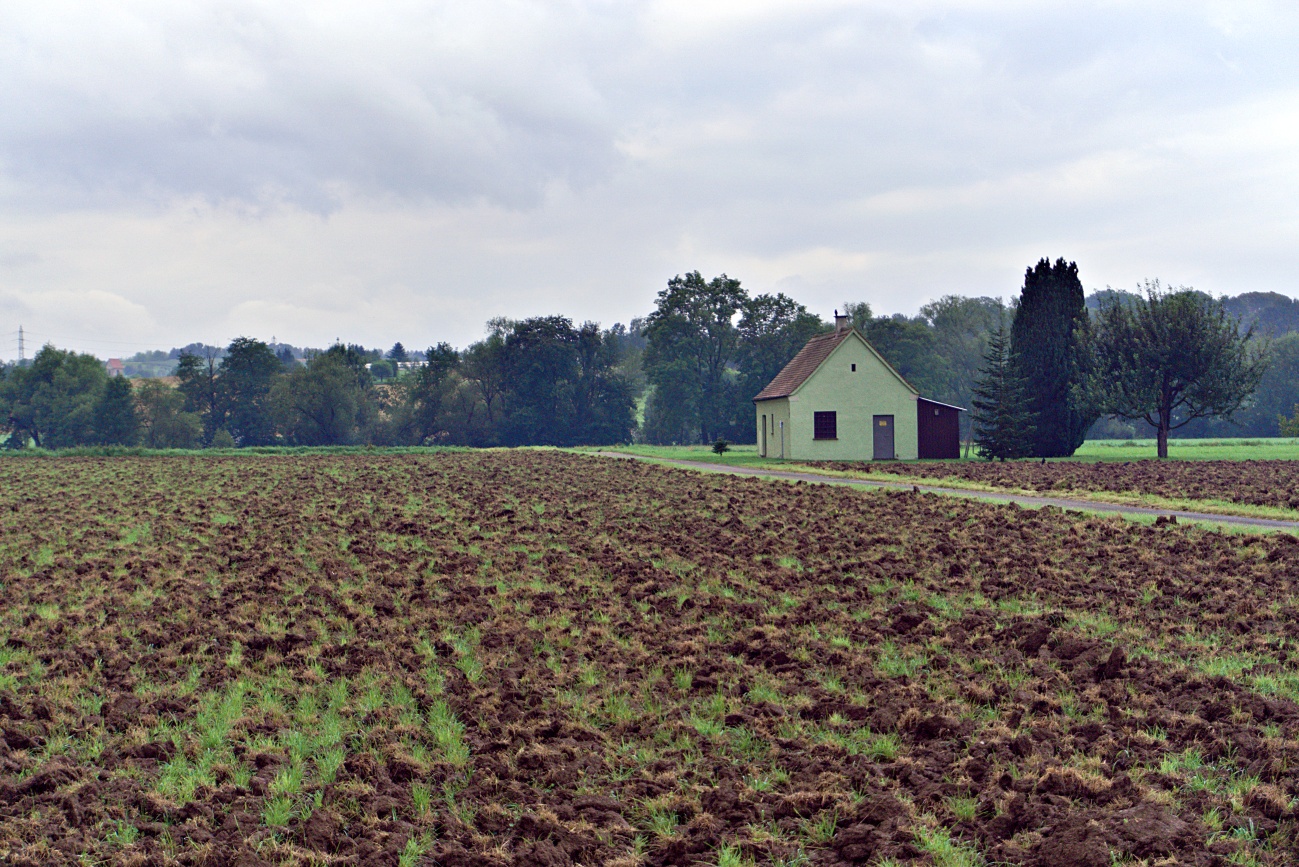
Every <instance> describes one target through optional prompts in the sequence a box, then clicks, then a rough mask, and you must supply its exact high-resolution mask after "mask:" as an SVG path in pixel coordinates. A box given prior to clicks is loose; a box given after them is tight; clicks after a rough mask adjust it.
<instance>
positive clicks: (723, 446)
mask: <svg viewBox="0 0 1299 867" xmlns="http://www.w3.org/2000/svg"><path fill="white" fill-rule="evenodd" d="M730 450H731V444H730V443H728V442H727V441H726V440H725V439H723V438H722V437H718V438H717V442H715V443H713V454H715V455H724V454H726V453H727V452H729V451H730Z"/></svg>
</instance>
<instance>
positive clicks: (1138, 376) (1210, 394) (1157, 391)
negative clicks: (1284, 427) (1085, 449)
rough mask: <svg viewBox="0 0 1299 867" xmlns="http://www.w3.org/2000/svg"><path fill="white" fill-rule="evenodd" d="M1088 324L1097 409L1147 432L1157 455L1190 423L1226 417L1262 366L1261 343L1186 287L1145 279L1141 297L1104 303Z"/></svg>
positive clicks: (1264, 360) (1264, 364)
mask: <svg viewBox="0 0 1299 867" xmlns="http://www.w3.org/2000/svg"><path fill="white" fill-rule="evenodd" d="M1096 325H1097V329H1096V338H1095V369H1094V371H1093V373H1092V375H1091V377H1090V378H1089V381H1088V382H1089V387H1088V391H1089V392H1090V394H1091V396H1092V398H1093V399H1094V400H1095V402H1096V405H1097V406H1098V407H1099V409H1100V410H1101V411H1102V412H1104V413H1106V414H1111V415H1117V416H1119V417H1121V418H1126V419H1143V420H1145V421H1146V422H1147V423H1148V424H1150V425H1151V426H1152V427H1154V428H1155V430H1156V436H1157V438H1158V454H1159V457H1161V458H1166V457H1168V437H1169V434H1170V432H1172V431H1174V430H1176V429H1177V428H1179V427H1181V426H1182V425H1184V424H1186V423H1187V422H1190V421H1192V420H1193V419H1197V418H1207V417H1223V418H1230V417H1231V416H1232V414H1233V413H1235V412H1236V411H1237V410H1238V409H1240V407H1241V406H1242V405H1243V404H1244V403H1245V401H1247V400H1248V399H1249V397H1250V396H1251V395H1252V394H1253V393H1254V391H1255V389H1257V388H1258V384H1259V381H1260V379H1261V378H1262V376H1263V373H1264V371H1265V370H1266V369H1267V363H1268V354H1269V353H1268V350H1269V345H1268V343H1267V341H1255V340H1253V339H1252V338H1253V336H1254V334H1253V327H1252V326H1251V327H1250V328H1247V329H1245V330H1244V331H1243V332H1242V331H1241V330H1240V328H1239V322H1238V321H1237V320H1236V319H1234V318H1233V317H1231V316H1229V315H1228V314H1227V312H1226V310H1224V309H1223V306H1222V303H1221V302H1220V301H1217V300H1215V299H1213V298H1210V297H1209V296H1208V295H1205V294H1204V293H1202V292H1196V291H1194V290H1192V289H1189V288H1177V289H1170V290H1167V291H1165V290H1164V289H1163V288H1162V287H1161V286H1160V285H1159V282H1158V281H1157V280H1156V281H1151V282H1147V283H1146V286H1145V297H1144V298H1140V299H1138V300H1137V301H1136V302H1135V303H1134V304H1131V305H1123V304H1116V303H1109V304H1106V305H1105V306H1104V307H1102V308H1101V311H1100V314H1099V316H1098V317H1097V322H1096Z"/></svg>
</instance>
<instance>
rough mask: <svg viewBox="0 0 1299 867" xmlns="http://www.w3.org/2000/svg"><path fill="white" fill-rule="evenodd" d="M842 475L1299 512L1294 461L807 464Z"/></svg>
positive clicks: (1297, 470) (1297, 473) (1297, 464)
mask: <svg viewBox="0 0 1299 867" xmlns="http://www.w3.org/2000/svg"><path fill="white" fill-rule="evenodd" d="M811 464H812V465H813V466H821V467H825V468H827V469H835V470H840V471H846V472H863V471H869V472H872V473H888V474H890V475H897V476H904V477H907V478H925V479H959V480H962V481H967V482H978V483H980V484H984V485H990V486H992V487H996V488H1014V489H1024V490H1030V491H1038V492H1042V493H1048V492H1051V491H1109V492H1113V493H1136V494H1154V495H1156V496H1160V497H1168V498H1171V499H1193V500H1223V501H1226V502H1231V503H1241V504H1244V505H1250V506H1273V507H1276V508H1280V509H1299V461H1159V460H1140V461H1125V462H1118V461H1095V462H1087V461H1047V462H1046V463H1041V462H1039V461H1009V462H1006V463H1002V462H999V461H924V462H920V463H896V462H872V463H848V462H842V461H837V462H833V461H822V462H811Z"/></svg>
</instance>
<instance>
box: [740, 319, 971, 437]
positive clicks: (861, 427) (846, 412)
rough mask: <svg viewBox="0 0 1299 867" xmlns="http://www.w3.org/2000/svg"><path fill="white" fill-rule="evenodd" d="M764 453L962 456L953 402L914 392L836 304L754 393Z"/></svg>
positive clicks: (956, 408)
mask: <svg viewBox="0 0 1299 867" xmlns="http://www.w3.org/2000/svg"><path fill="white" fill-rule="evenodd" d="M753 402H754V404H755V407H756V415H757V419H756V421H757V425H758V453H759V454H760V455H761V456H762V457H776V458H792V459H797V460H807V461H811V460H817V461H867V460H894V459H898V460H914V459H916V458H959V457H960V456H961V434H960V414H961V413H962V412H964V411H965V410H964V409H962V408H961V407H958V406H951V405H950V404H946V403H939V402H938V401H935V400H929V399H928V398H924V397H921V396H920V393H919V392H918V391H916V389H914V388H913V387H912V386H911V384H910V383H908V382H907V381H906V380H905V379H903V378H902V376H901V375H900V374H899V373H898V372H897V371H896V370H894V369H893V367H892V366H891V365H890V364H889V363H888V362H887V361H885V360H884V357H883V356H881V355H880V354H879V353H878V352H876V351H875V348H874V347H873V346H871V345H870V343H869V342H867V340H866V338H865V337H863V336H862V335H861V332H859V331H857V329H855V328H853V327H852V326H851V325H850V324H849V320H848V317H847V316H840V315H838V312H837V311H836V313H835V317H834V331H832V332H830V333H828V334H821V335H818V336H816V337H813V338H812V339H811V340H809V341H808V342H807V345H806V346H804V347H803V348H802V350H800V351H799V353H798V355H796V356H794V359H793V360H792V361H790V362H789V364H787V365H785V367H784V368H783V369H782V370H781V371H780V373H779V374H777V375H776V378H775V379H773V380H772V381H771V383H770V384H769V385H767V387H766V388H764V389H763V390H762V391H761V392H760V393H759V394H758V396H757V397H755V398H754V399H753Z"/></svg>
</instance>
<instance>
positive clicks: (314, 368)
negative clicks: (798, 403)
mask: <svg viewBox="0 0 1299 867" xmlns="http://www.w3.org/2000/svg"><path fill="white" fill-rule="evenodd" d="M1192 294H1193V295H1194V296H1195V297H1196V298H1198V299H1200V301H1199V302H1197V303H1201V302H1202V303H1203V304H1204V305H1207V307H1206V309H1208V308H1213V309H1217V310H1219V312H1223V311H1225V310H1226V308H1225V307H1224V306H1223V304H1221V303H1219V302H1215V301H1214V300H1213V299H1210V298H1208V296H1201V295H1200V294H1199V293H1192ZM1280 297H1282V296H1278V298H1280ZM1240 298H1242V299H1245V298H1247V296H1240ZM1251 298H1252V297H1251ZM1260 298H1261V299H1262V300H1260ZM1142 303H1147V302H1146V301H1145V300H1144V296H1142V295H1139V294H1137V293H1123V292H1116V291H1114V290H1106V292H1104V293H1095V294H1093V296H1092V297H1090V298H1084V296H1083V293H1082V287H1081V283H1080V282H1079V281H1078V277H1077V267H1076V265H1073V264H1066V263H1064V262H1063V260H1058V261H1057V262H1056V263H1055V264H1052V263H1050V262H1048V261H1047V260H1043V261H1042V262H1039V263H1038V264H1037V266H1035V267H1034V268H1030V269H1028V271H1027V273H1026V278H1025V284H1024V286H1023V288H1022V289H1021V292H1020V295H1019V297H1017V298H1013V299H1012V300H1011V302H1010V303H1009V304H1008V305H1007V304H1005V303H1003V302H1002V301H1001V300H1000V299H997V298H993V297H978V298H967V297H961V296H955V295H948V296H944V297H942V298H940V299H939V300H937V301H934V302H932V303H930V304H927V305H925V306H924V307H922V308H921V309H920V311H919V314H918V315H916V316H904V315H901V314H894V315H875V314H874V313H873V311H872V310H871V308H870V306H869V305H867V304H865V303H861V302H849V303H847V304H846V305H845V312H846V313H847V315H848V316H849V317H850V319H851V321H852V324H853V325H854V326H855V327H857V328H858V329H859V330H860V331H861V332H862V333H863V335H864V336H865V337H866V338H867V339H868V340H869V341H870V342H871V343H872V345H874V346H875V348H876V349H877V350H879V352H880V353H881V355H883V356H884V358H885V359H887V360H888V361H889V363H890V364H892V365H893V367H894V368H896V369H897V370H898V372H899V373H900V374H901V375H902V376H903V377H904V378H906V379H907V380H908V381H909V382H911V383H912V384H913V385H914V386H915V387H916V388H917V389H918V390H919V391H920V392H921V393H922V394H923V395H925V396H926V397H930V398H933V399H935V400H939V401H943V402H946V403H952V404H955V405H958V406H964V407H971V408H973V409H975V410H976V412H975V413H971V414H964V415H965V418H963V419H962V425H963V427H962V436H963V438H964V439H965V440H966V441H967V442H970V441H971V440H972V439H974V438H975V437H974V436H973V435H974V434H975V433H976V431H975V429H974V428H973V427H972V422H973V421H974V420H975V418H976V417H977V418H978V419H980V421H981V422H982V428H981V431H979V432H978V433H979V434H980V435H979V437H977V438H978V439H979V441H980V443H981V444H982V445H984V446H986V448H984V451H985V453H988V454H989V455H990V456H1006V455H1020V454H1029V455H1046V454H1067V453H1072V451H1073V449H1075V448H1076V447H1077V445H1078V444H1079V443H1081V442H1082V439H1083V438H1084V437H1086V436H1087V435H1088V431H1089V430H1099V431H1101V432H1103V433H1108V434H1109V435H1114V433H1115V432H1116V431H1117V432H1118V433H1119V434H1120V435H1122V434H1123V433H1124V432H1125V429H1126V433H1127V435H1132V434H1133V433H1144V432H1145V427H1144V426H1146V425H1147V422H1148V421H1150V420H1151V419H1153V424H1154V425H1155V428H1157V427H1158V422H1159V416H1158V414H1157V413H1156V414H1153V415H1151V414H1147V413H1136V412H1135V411H1129V410H1131V409H1132V407H1131V406H1124V405H1120V404H1121V402H1120V401H1119V399H1118V397H1117V396H1116V395H1114V394H1109V395H1105V394H1102V391H1101V389H1100V388H1099V386H1098V385H1097V383H1099V382H1101V378H1098V377H1099V375H1098V373H1097V371H1098V370H1100V367H1099V366H1098V365H1100V364H1101V362H1100V361H1098V360H1097V359H1098V356H1096V355H1095V352H1096V351H1097V347H1098V346H1100V345H1101V343H1100V342H1098V337H1097V335H1102V334H1110V333H1116V332H1115V329H1116V328H1117V325H1118V320H1114V321H1111V319H1113V317H1114V316H1116V315H1117V314H1114V313H1113V311H1114V310H1119V311H1135V310H1139V309H1141V308H1140V305H1141V304H1142ZM1250 304H1251V305H1252V306H1250V307H1249V310H1250V311H1252V313H1251V315H1252V317H1253V319H1252V320H1251V321H1253V322H1261V321H1264V320H1266V318H1267V317H1268V316H1273V315H1274V314H1275V315H1281V314H1276V313H1275V311H1281V312H1282V313H1287V310H1286V308H1284V306H1283V305H1280V304H1279V303H1278V302H1275V300H1274V299H1271V300H1270V299H1269V298H1268V297H1265V296H1260V297H1259V298H1252V300H1250ZM1215 305H1216V307H1215ZM1269 305H1270V306H1269ZM1107 311H1109V312H1107ZM1269 311H1272V312H1269ZM1287 315H1288V313H1287ZM1107 316H1110V318H1111V319H1107V318H1106V317H1107ZM1223 317H1224V318H1223V320H1222V321H1223V322H1224V323H1227V324H1229V325H1231V326H1232V328H1233V329H1234V331H1235V333H1237V334H1240V335H1244V340H1245V342H1246V344H1247V345H1249V346H1254V345H1256V344H1257V345H1262V341H1259V340H1258V339H1257V337H1256V330H1251V327H1249V326H1239V325H1237V319H1236V318H1235V317H1233V316H1231V315H1230V314H1227V313H1225V312H1223ZM1297 321H1299V320H1297ZM829 327H830V326H829V325H828V324H827V323H826V322H825V321H824V320H822V319H821V317H820V316H818V315H816V314H813V313H811V312H809V311H808V310H807V309H806V307H804V306H803V305H802V304H800V303H798V302H796V301H795V300H794V299H792V298H790V297H788V296H787V295H784V294H783V293H770V294H757V295H750V294H749V293H748V292H747V291H746V290H745V289H744V287H743V286H742V285H741V284H740V281H739V280H736V279H734V278H731V277H729V276H727V275H725V274H722V275H719V276H717V277H714V278H711V279H706V278H704V276H703V275H701V274H700V273H699V272H698V271H695V272H690V273H687V274H684V275H678V276H676V277H674V278H672V279H671V280H669V281H668V283H667V285H666V287H665V288H664V289H663V290H662V291H660V292H659V293H658V296H657V298H656V301H655V305H654V309H653V310H652V311H651V312H650V313H649V314H648V315H647V316H646V317H644V318H643V319H636V320H633V321H632V322H631V323H630V324H629V325H622V324H617V325H614V326H613V327H611V328H602V327H601V326H600V325H598V324H596V323H592V322H586V323H583V324H581V325H577V324H575V323H574V322H573V321H572V320H571V319H568V318H565V317H562V316H542V317H534V318H530V319H521V320H513V319H507V318H497V319H492V320H490V321H489V322H488V323H487V329H486V336H485V337H484V338H483V339H482V340H480V341H477V342H475V343H473V344H471V345H470V346H468V347H466V348H464V349H456V348H454V347H452V346H450V345H448V344H446V343H440V344H436V345H433V346H429V347H428V348H427V349H426V350H424V351H422V352H408V351H407V350H406V349H405V348H404V347H403V346H402V345H401V344H400V343H398V344H395V345H394V346H393V348H392V349H391V350H388V351H387V352H386V353H385V352H383V351H380V350H374V349H366V348H364V347H361V346H356V345H345V344H339V345H336V346H332V347H330V348H328V349H325V350H318V351H308V352H306V353H305V357H303V355H304V354H303V353H299V352H294V351H290V350H289V349H288V348H287V347H283V346H279V347H278V349H277V348H276V347H272V346H271V345H268V344H266V343H264V342H262V341H259V340H255V339H253V338H248V337H240V338H238V339H236V340H234V341H232V342H231V343H230V344H229V345H228V346H226V347H224V348H216V347H209V346H204V345H202V344H191V345H190V346H189V347H186V348H185V349H182V350H173V352H172V353H161V352H160V353H158V354H157V355H158V356H159V357H158V358H157V359H151V360H152V361H161V360H164V359H166V358H167V357H168V356H173V355H174V356H175V363H176V366H175V370H174V374H175V380H174V381H173V382H167V381H162V380H133V381H132V382H133V383H134V387H133V386H132V384H131V382H128V381H127V380H124V379H121V378H113V377H110V376H108V374H107V372H106V371H105V369H104V366H103V364H101V363H100V362H99V361H98V360H97V359H94V358H93V357H91V356H88V355H81V354H78V353H73V352H68V351H66V350H60V349H57V348H55V347H52V346H47V347H45V348H43V349H42V350H41V351H40V352H39V353H38V354H37V356H36V358H35V359H34V360H33V361H32V362H31V363H29V364H27V365H24V366H17V365H9V366H7V367H3V368H0V426H3V427H4V428H5V430H4V431H3V432H2V433H0V435H7V436H6V437H5V440H4V444H5V445H6V446H8V447H10V448H22V447H25V446H28V445H35V446H40V447H45V448H63V447H69V446H79V445H143V446H148V447H155V448H194V447H207V446H226V447H229V446H263V445H348V444H373V445H420V444H449V445H470V446H498V445H499V446H515V445H542V444H545V445H577V444H591V445H603V444H614V443H622V442H630V441H633V440H639V441H644V442H650V443H660V444H672V443H711V442H713V441H715V440H717V439H725V440H728V441H731V442H739V443H745V442H752V441H753V440H754V435H755V430H754V421H753V418H754V410H753V404H752V398H753V396H754V395H755V394H757V393H758V392H759V391H760V390H761V389H762V388H763V387H764V386H765V385H766V384H767V383H768V382H770V380H771V379H772V378H774V377H775V375H776V374H777V373H778V372H779V371H780V369H781V368H782V367H783V366H784V365H785V364H786V363H788V362H789V360H790V359H792V358H793V356H794V355H795V354H796V353H797V352H798V351H799V349H801V348H802V346H803V345H804V344H805V343H806V342H807V340H809V339H810V338H811V337H813V336H815V335H816V334H819V333H822V332H823V331H825V330H827V329H828V328H829ZM1271 348H1272V353H1271V354H1272V357H1273V358H1274V360H1275V363H1274V364H1273V365H1272V367H1271V368H1270V369H1267V370H1265V371H1264V372H1263V373H1262V374H1261V379H1260V382H1261V385H1260V387H1259V388H1258V390H1257V393H1256V394H1254V395H1253V396H1250V397H1246V398H1244V399H1242V400H1241V401H1239V402H1237V405H1236V406H1235V407H1234V408H1232V410H1233V411H1232V412H1230V413H1227V412H1223V411H1222V410H1223V409H1225V407H1223V406H1217V409H1218V410H1219V411H1218V412H1217V414H1216V415H1215V414H1213V413H1209V414H1203V417H1201V416H1199V415H1196V413H1194V412H1188V410H1187V408H1186V406H1184V405H1180V404H1179V405H1177V406H1175V407H1173V409H1172V415H1171V417H1170V418H1169V426H1168V429H1169V430H1173V429H1178V427H1177V426H1178V425H1182V426H1185V425H1190V428H1189V429H1190V430H1195V425H1201V426H1204V425H1218V426H1219V427H1222V426H1224V425H1227V424H1232V423H1233V422H1234V423H1235V424H1236V425H1237V428H1238V429H1239V430H1240V431H1242V432H1244V433H1246V434H1251V435H1275V434H1276V433H1277V432H1278V429H1277V425H1278V417H1279V416H1280V415H1283V414H1285V413H1286V412H1288V411H1290V409H1291V407H1293V406H1294V405H1295V404H1296V403H1299V375H1296V374H1299V333H1294V334H1286V335H1284V336H1283V337H1280V338H1278V339H1276V340H1275V341H1273V343H1272V344H1271ZM1084 349H1085V350H1086V351H1085V352H1084V351H1083V350H1084ZM1112 361H1113V359H1111V362H1112ZM1107 363H1108V362H1107ZM999 365H1000V366H999ZM999 371H1000V372H999ZM998 376H1000V377H1001V378H1000V380H998V379H997V377H998ZM1088 376H1091V377H1093V380H1091V382H1092V383H1093V387H1091V388H1090V390H1089V389H1088V387H1087V383H1088V382H1089V380H1087V377H1088ZM1015 396H1017V398H1016V399H1010V398H1011V397H1015ZM989 401H993V402H994V403H995V402H996V401H1001V402H1000V403H999V404H996V406H997V409H996V411H995V413H993V414H997V413H1000V415H1001V417H1002V418H1001V422H999V423H998V425H999V426H998V425H990V424H989V423H987V418H988V417H989V412H990V410H988V407H989V406H991V405H992V404H990V403H989ZM981 405H982V406H983V407H984V409H980V406H981ZM1224 416H1230V418H1231V421H1229V422H1223V421H1222V418H1223V417H1224ZM1116 419H1117V420H1116ZM1155 428H1151V429H1152V430H1153V429H1155ZM994 430H1002V431H1013V432H1014V434H1013V435H1010V434H1008V435H1007V436H1008V437H1009V441H1008V442H1003V443H1000V444H998V442H997V441H996V437H995V435H994V434H993V433H991V432H992V431H994ZM1030 430H1031V431H1032V437H1031V438H1029V439H1025V438H1026V437H1028V436H1029V434H1028V432H1029V431H1030ZM1214 432H1215V433H1222V432H1224V431H1220V430H1219V431H1214ZM1016 436H1017V437H1019V438H1020V441H1016V440H1015V437H1016ZM1046 438H1054V439H1053V441H1052V442H1050V443H1047V442H1045V439H1046ZM989 448H990V449H991V451H989Z"/></svg>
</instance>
